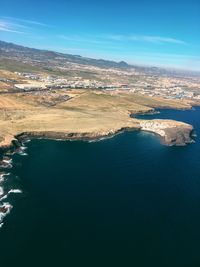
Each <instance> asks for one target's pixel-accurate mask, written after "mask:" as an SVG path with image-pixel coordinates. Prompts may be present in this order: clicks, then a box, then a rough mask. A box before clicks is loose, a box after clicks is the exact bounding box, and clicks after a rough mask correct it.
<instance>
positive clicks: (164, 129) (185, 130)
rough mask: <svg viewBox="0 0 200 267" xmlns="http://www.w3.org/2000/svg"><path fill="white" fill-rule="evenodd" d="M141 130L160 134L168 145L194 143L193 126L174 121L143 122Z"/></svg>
mask: <svg viewBox="0 0 200 267" xmlns="http://www.w3.org/2000/svg"><path fill="white" fill-rule="evenodd" d="M140 126H141V130H143V131H148V132H152V133H155V134H158V135H159V136H160V137H161V139H162V141H163V142H164V143H165V144H167V145H185V144H188V143H191V142H192V138H191V135H192V132H193V126H192V125H190V124H187V123H183V122H179V121H173V120H141V121H140Z"/></svg>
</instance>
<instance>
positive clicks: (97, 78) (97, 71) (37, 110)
mask: <svg viewBox="0 0 200 267" xmlns="http://www.w3.org/2000/svg"><path fill="white" fill-rule="evenodd" d="M0 51H1V53H0V62H1V65H0V68H1V70H0V74H1V75H0V108H1V110H2V112H1V117H0V125H1V129H2V131H1V142H2V143H1V144H2V145H4V146H6V145H9V144H10V142H11V141H12V140H13V139H14V137H15V136H18V135H20V134H21V133H27V134H29V135H32V136H44V137H46V138H62V139H69V138H90V139H91V138H100V137H104V136H109V135H113V134H115V133H117V132H119V131H122V130H124V129H132V130H133V129H144V130H147V131H152V132H155V133H158V134H159V135H160V136H162V137H164V138H166V139H167V138H168V139H167V140H168V141H167V142H168V143H173V142H174V143H177V144H179V143H185V142H188V141H190V139H189V135H190V131H191V130H192V128H191V127H190V126H188V125H185V124H181V123H178V122H175V121H174V122H173V121H168V122H164V121H159V122H156V121H155V124H145V125H144V124H143V123H144V122H143V123H142V122H141V121H140V120H138V119H134V118H130V114H137V113H142V112H148V111H152V110H153V109H154V108H161V107H163V108H175V109H177V108H179V109H187V108H191V106H192V105H196V104H198V103H199V100H200V92H199V88H198V86H199V77H198V75H197V74H196V73H192V72H189V73H187V75H186V73H185V72H180V71H169V70H165V69H160V68H142V67H137V66H131V65H128V64H127V63H125V62H120V63H116V62H113V61H106V60H94V59H90V58H83V57H80V56H72V55H65V54H61V53H57V52H52V51H44V50H37V49H31V48H26V47H22V46H17V45H14V44H9V43H5V42H0ZM176 127H178V129H183V132H184V133H186V135H184V133H183V138H182V137H181V138H180V135H179V136H177V131H174V132H173V134H171V132H170V135H168V133H167V131H165V132H164V133H163V132H162V130H161V129H168V128H173V129H175V128H176ZM188 130H189V132H188ZM188 133H189V135H188ZM172 140H173V141H172Z"/></svg>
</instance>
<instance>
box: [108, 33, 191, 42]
mask: <svg viewBox="0 0 200 267" xmlns="http://www.w3.org/2000/svg"><path fill="white" fill-rule="evenodd" d="M106 37H107V38H108V39H110V40H115V41H138V42H149V43H155V44H165V43H171V44H187V43H186V42H185V41H183V40H179V39H176V38H172V37H162V36H151V35H106Z"/></svg>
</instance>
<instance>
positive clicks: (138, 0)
mask: <svg viewBox="0 0 200 267" xmlns="http://www.w3.org/2000/svg"><path fill="white" fill-rule="evenodd" d="M0 2H1V3H0V40H3V41H8V42H13V43H16V44H20V45H24V46H29V47H34V48H41V49H48V50H54V51H59V52H63V53H70V54H76V55H81V56H86V57H93V58H103V59H110V60H116V61H126V62H128V63H130V64H139V65H151V66H166V67H170V68H181V69H191V70H200V0H123V1H122V0H107V1H106V0H93V1H92V0H40V1H38V0H28V1H27V0H1V1H0Z"/></svg>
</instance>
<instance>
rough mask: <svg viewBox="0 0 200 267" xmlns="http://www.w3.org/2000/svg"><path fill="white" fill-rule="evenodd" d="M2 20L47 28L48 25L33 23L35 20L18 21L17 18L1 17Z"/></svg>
mask: <svg viewBox="0 0 200 267" xmlns="http://www.w3.org/2000/svg"><path fill="white" fill-rule="evenodd" d="M2 18H3V19H5V20H8V21H13V22H19V23H23V24H29V25H37V26H43V27H49V25H48V24H45V23H43V22H40V21H35V20H27V19H19V18H14V17H2Z"/></svg>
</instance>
